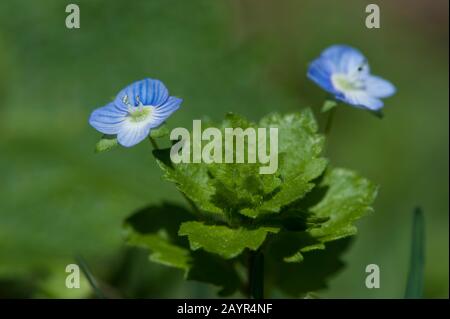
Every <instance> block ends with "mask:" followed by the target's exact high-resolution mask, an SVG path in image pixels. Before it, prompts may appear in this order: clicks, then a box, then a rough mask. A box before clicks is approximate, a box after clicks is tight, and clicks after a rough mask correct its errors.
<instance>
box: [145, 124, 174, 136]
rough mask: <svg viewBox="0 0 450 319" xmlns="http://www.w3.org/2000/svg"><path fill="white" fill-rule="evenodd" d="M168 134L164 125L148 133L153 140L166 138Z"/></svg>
mask: <svg viewBox="0 0 450 319" xmlns="http://www.w3.org/2000/svg"><path fill="white" fill-rule="evenodd" d="M169 133H170V131H169V128H168V127H167V125H166V124H165V123H164V124H162V125H160V126H159V127H157V128H155V129H152V130H151V131H150V136H151V137H153V138H161V137H165V136H168V135H169Z"/></svg>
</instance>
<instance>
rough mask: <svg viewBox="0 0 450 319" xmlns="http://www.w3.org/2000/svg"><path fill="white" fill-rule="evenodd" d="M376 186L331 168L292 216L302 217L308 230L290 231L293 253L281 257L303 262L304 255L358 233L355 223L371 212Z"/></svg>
mask: <svg viewBox="0 0 450 319" xmlns="http://www.w3.org/2000/svg"><path fill="white" fill-rule="evenodd" d="M376 194H377V187H376V186H375V185H374V184H373V183H371V182H370V181H369V180H367V179H365V178H363V177H361V176H359V175H358V174H356V173H355V172H353V171H350V170H346V169H340V168H335V169H329V170H328V171H327V172H326V174H325V175H324V176H323V178H322V180H321V181H320V183H319V184H318V185H317V187H316V188H314V190H313V191H312V192H311V193H309V194H308V195H307V196H306V197H305V198H304V199H303V200H301V201H299V202H298V203H296V205H295V206H294V207H291V211H290V212H291V214H294V215H295V214H298V215H299V216H303V218H304V219H305V224H306V225H307V226H308V227H307V229H306V230H305V231H301V232H291V233H290V236H291V237H292V238H291V243H292V244H291V245H290V247H291V250H290V251H285V252H284V255H282V256H280V257H281V258H283V260H284V261H286V262H301V261H303V258H304V256H303V255H302V254H303V253H305V252H308V251H311V250H317V249H325V245H324V244H325V243H326V242H329V241H334V240H337V239H340V238H344V237H347V236H351V235H354V234H356V231H357V230H356V227H355V226H354V225H353V222H354V221H356V220H357V219H359V218H361V217H362V216H363V215H365V214H366V213H367V212H370V211H372V208H371V206H370V205H371V204H372V202H373V201H374V199H375V197H376Z"/></svg>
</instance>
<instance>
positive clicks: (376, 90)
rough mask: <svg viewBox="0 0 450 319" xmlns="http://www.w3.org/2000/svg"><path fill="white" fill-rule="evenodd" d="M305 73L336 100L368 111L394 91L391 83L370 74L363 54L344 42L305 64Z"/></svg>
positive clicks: (375, 108) (376, 108) (374, 108)
mask: <svg viewBox="0 0 450 319" xmlns="http://www.w3.org/2000/svg"><path fill="white" fill-rule="evenodd" d="M308 77H309V78H310V79H311V80H312V81H314V82H315V83H316V84H317V85H319V86H320V87H321V88H322V89H324V90H325V91H327V92H328V93H330V94H332V95H333V96H334V98H336V99H337V100H339V101H342V102H344V103H346V104H349V105H352V106H354V107H358V108H363V109H368V110H370V111H379V110H380V109H381V108H382V107H383V105H384V103H383V101H382V99H384V98H387V97H389V96H391V95H393V94H394V93H395V91H396V89H395V87H394V85H392V83H390V82H389V81H387V80H384V79H382V78H381V77H378V76H375V75H372V74H371V73H370V67H369V63H368V62H367V59H366V58H365V57H364V55H363V54H362V53H361V52H360V51H359V50H357V49H355V48H352V47H350V46H347V45H333V46H331V47H329V48H327V49H325V50H324V51H323V52H322V53H321V54H320V56H319V57H318V58H317V59H315V60H314V61H313V62H311V64H310V65H309V68H308Z"/></svg>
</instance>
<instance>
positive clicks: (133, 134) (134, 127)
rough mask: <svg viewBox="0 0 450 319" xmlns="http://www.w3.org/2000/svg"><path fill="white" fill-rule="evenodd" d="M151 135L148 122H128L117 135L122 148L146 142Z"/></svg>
mask: <svg viewBox="0 0 450 319" xmlns="http://www.w3.org/2000/svg"><path fill="white" fill-rule="evenodd" d="M149 133H150V126H149V125H148V123H147V122H132V121H130V120H127V121H125V123H124V125H123V126H122V127H121V129H120V131H119V132H118V133H117V141H118V142H119V144H120V145H122V146H125V147H131V146H134V145H136V144H138V143H140V142H141V141H142V140H144V139H145V138H146V137H147V136H148V134H149Z"/></svg>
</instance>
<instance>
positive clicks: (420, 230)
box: [405, 207, 425, 299]
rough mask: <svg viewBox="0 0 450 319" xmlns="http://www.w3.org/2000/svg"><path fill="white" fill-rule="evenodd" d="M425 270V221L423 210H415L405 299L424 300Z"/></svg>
mask: <svg viewBox="0 0 450 319" xmlns="http://www.w3.org/2000/svg"><path fill="white" fill-rule="evenodd" d="M424 268H425V220H424V215H423V212H422V209H421V208H420V207H417V208H416V209H415V210H414V217H413V231H412V243H411V260H410V263H409V273H408V283H407V286H406V291H405V298H407V299H420V298H423V280H424Z"/></svg>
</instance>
